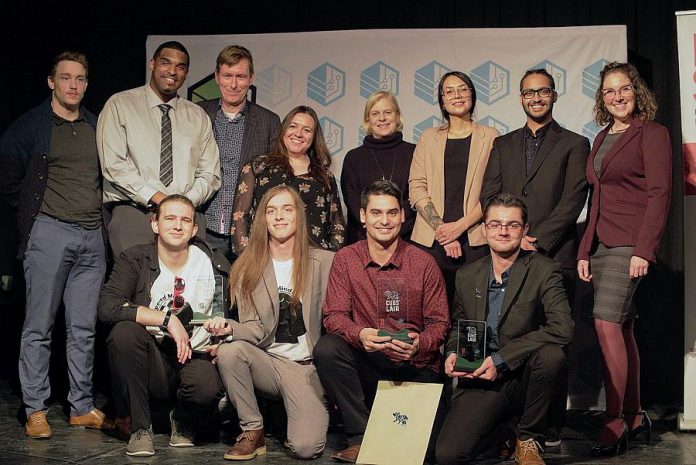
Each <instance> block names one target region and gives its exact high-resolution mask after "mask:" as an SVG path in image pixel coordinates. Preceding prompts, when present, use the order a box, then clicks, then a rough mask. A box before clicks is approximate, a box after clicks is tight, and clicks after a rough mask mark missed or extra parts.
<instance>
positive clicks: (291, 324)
mask: <svg viewBox="0 0 696 465" xmlns="http://www.w3.org/2000/svg"><path fill="white" fill-rule="evenodd" d="M278 296H279V298H280V307H279V308H280V312H279V315H278V329H277V330H276V336H275V342H279V343H292V344H297V342H298V339H297V338H298V337H299V336H302V335H303V334H304V333H306V332H307V331H306V329H305V325H304V319H303V318H302V303H301V302H298V303H297V306H296V307H295V309H294V310H295V311H294V312H293V311H292V309H291V308H290V307H291V304H292V297H291V296H292V289H290V288H288V287H286V286H278Z"/></svg>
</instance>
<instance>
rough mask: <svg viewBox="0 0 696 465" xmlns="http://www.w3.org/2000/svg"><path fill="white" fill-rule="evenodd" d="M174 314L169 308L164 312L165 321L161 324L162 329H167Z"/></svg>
mask: <svg viewBox="0 0 696 465" xmlns="http://www.w3.org/2000/svg"><path fill="white" fill-rule="evenodd" d="M171 316H172V311H171V310H167V313H165V314H164V321H162V324H161V325H160V329H161V330H162V331H165V330H166V329H167V326H169V318H171Z"/></svg>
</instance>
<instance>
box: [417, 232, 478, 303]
mask: <svg viewBox="0 0 696 465" xmlns="http://www.w3.org/2000/svg"><path fill="white" fill-rule="evenodd" d="M460 239H461V240H460V241H459V242H460V244H461V246H462V256H461V257H459V258H452V257H448V256H447V252H445V248H444V247H442V246H441V245H440V243H439V242H437V241H434V242H433V245H432V247H425V246H424V245H420V244H416V246H418V247H419V248H421V249H422V250H425V251H426V252H428V253H429V254H430V255H431V256H432V257H433V258H434V259H435V261H436V262H437V266H439V267H440V271H442V277H443V278H444V279H445V289H446V290H447V303H448V304H449V307H450V311H452V308H454V307H453V302H454V293H455V290H456V284H455V278H456V276H457V270H458V269H459V268H460V267H461V266H462V265H464V264H465V263H471V262H473V261H476V260H478V259H479V258H481V257H485V256H486V255H488V254H489V253H490V252H489V250H490V249H489V248H488V246H487V245H479V246H476V247H472V246H470V245H469V242H468V241H467V239H466V233H464V234H463V238H460Z"/></svg>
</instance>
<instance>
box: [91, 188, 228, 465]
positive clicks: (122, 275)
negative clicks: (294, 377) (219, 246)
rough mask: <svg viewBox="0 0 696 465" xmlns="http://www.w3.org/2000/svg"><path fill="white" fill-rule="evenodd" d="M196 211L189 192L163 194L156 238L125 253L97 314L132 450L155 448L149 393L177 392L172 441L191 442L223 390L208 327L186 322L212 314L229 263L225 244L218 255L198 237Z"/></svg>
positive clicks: (144, 451)
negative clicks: (105, 327) (104, 329)
mask: <svg viewBox="0 0 696 465" xmlns="http://www.w3.org/2000/svg"><path fill="white" fill-rule="evenodd" d="M195 218H196V210H195V208H194V206H193V203H191V201H190V200H189V199H188V198H186V197H185V196H183V195H178V194H173V195H170V196H168V197H166V198H165V199H164V200H162V202H160V204H159V205H158V207H157V212H156V214H155V215H154V216H153V218H152V223H151V224H152V230H153V232H154V236H153V237H154V241H153V242H151V243H149V244H141V245H136V246H134V247H131V248H130V249H128V250H126V251H124V252H123V253H121V255H120V257H118V259H117V260H116V264H115V265H114V269H113V271H112V272H111V275H110V276H109V280H108V282H107V283H106V284H105V285H104V288H103V289H102V292H101V296H100V300H99V319H100V320H101V321H102V322H104V323H106V324H108V325H110V326H112V329H111V332H110V333H109V337H108V338H107V341H106V346H107V352H108V356H109V365H110V366H111V377H112V383H111V384H112V388H113V391H114V392H113V394H114V401H115V405H116V409H117V414H118V416H119V417H120V418H130V421H129V422H128V421H125V422H124V423H125V425H124V424H121V425H120V428H121V430H127V432H128V433H130V440H129V442H128V447H127V448H126V454H128V455H131V456H150V455H153V454H154V453H155V450H154V440H153V436H152V420H151V414H150V400H154V399H160V400H161V399H176V408H175V410H172V412H171V413H170V420H171V428H172V433H171V437H170V440H169V445H170V446H172V447H190V446H193V439H194V438H193V436H194V435H193V431H199V430H200V429H201V427H202V426H204V425H205V424H206V423H208V422H209V420H210V416H211V415H212V414H213V413H214V409H215V407H216V406H217V404H218V402H219V400H220V399H221V398H222V396H223V394H224V387H223V385H222V382H221V380H220V377H219V375H218V373H217V369H216V368H215V365H214V364H213V363H212V360H213V359H212V356H211V355H210V334H209V333H208V332H207V331H206V330H205V329H203V328H201V327H198V328H195V329H193V330H191V329H190V327H189V328H187V327H186V326H188V324H189V322H190V321H191V319H192V318H193V314H194V312H195V313H198V314H203V315H205V316H206V317H209V316H211V314H212V309H213V301H214V299H218V300H219V289H218V294H216V293H215V289H216V286H215V283H216V281H219V280H220V279H222V280H223V282H224V279H226V276H227V270H229V263H228V262H227V260H226V259H225V257H224V255H223V254H222V253H221V252H218V253H216V254H215V256H213V252H212V251H211V249H210V248H209V247H208V246H207V245H206V244H205V243H204V242H203V241H201V240H200V239H197V238H195V237H194V235H195V234H196V231H197V230H198V226H196V223H195ZM221 275H223V276H224V277H222V278H221ZM216 278H217V280H216ZM218 288H219V286H218ZM222 308H227V306H225V304H224V303H223V304H222ZM203 315H197V317H199V318H201V317H202V316H203Z"/></svg>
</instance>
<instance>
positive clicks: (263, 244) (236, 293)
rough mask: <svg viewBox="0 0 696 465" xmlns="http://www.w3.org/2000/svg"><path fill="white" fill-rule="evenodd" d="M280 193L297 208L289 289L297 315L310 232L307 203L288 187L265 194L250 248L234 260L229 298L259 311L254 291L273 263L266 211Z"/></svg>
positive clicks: (307, 272) (253, 224) (272, 189)
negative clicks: (288, 195)
mask: <svg viewBox="0 0 696 465" xmlns="http://www.w3.org/2000/svg"><path fill="white" fill-rule="evenodd" d="M281 192H287V193H288V194H290V197H291V198H292V203H293V206H294V207H295V211H296V212H297V215H296V220H295V221H296V224H297V230H296V231H295V242H294V246H293V250H292V259H293V261H292V276H291V279H290V287H291V288H292V296H291V302H290V311H291V313H292V314H293V316H294V315H295V312H296V310H297V308H298V306H299V304H300V299H301V298H302V294H303V293H304V290H305V287H306V281H307V278H308V275H309V247H310V243H309V235H308V232H307V217H306V215H305V211H304V203H303V202H302V199H301V198H300V194H298V193H297V191H296V190H295V189H293V188H292V187H289V186H285V185H279V186H275V187H272V188H270V189H268V191H266V193H265V194H263V197H261V200H260V201H259V203H258V205H257V207H256V214H255V215H254V221H253V223H252V224H251V232H250V233H249V245H248V246H247V248H246V249H244V251H243V252H242V254H241V255H240V256H239V258H237V260H235V262H234V264H233V265H232V269H231V270H230V295H232V298H233V301H234V302H236V303H237V305H238V306H239V307H240V312H241V311H242V309H243V308H247V307H249V308H254V309H255V308H256V304H255V302H254V299H253V294H254V289H255V288H256V286H258V284H259V282H261V280H262V279H263V271H264V269H265V268H266V264H267V263H268V261H269V260H271V256H270V252H269V240H270V239H269V234H268V227H267V225H266V208H267V207H268V203H269V202H270V201H271V199H272V198H273V197H275V196H276V195H278V194H280V193H281Z"/></svg>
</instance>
